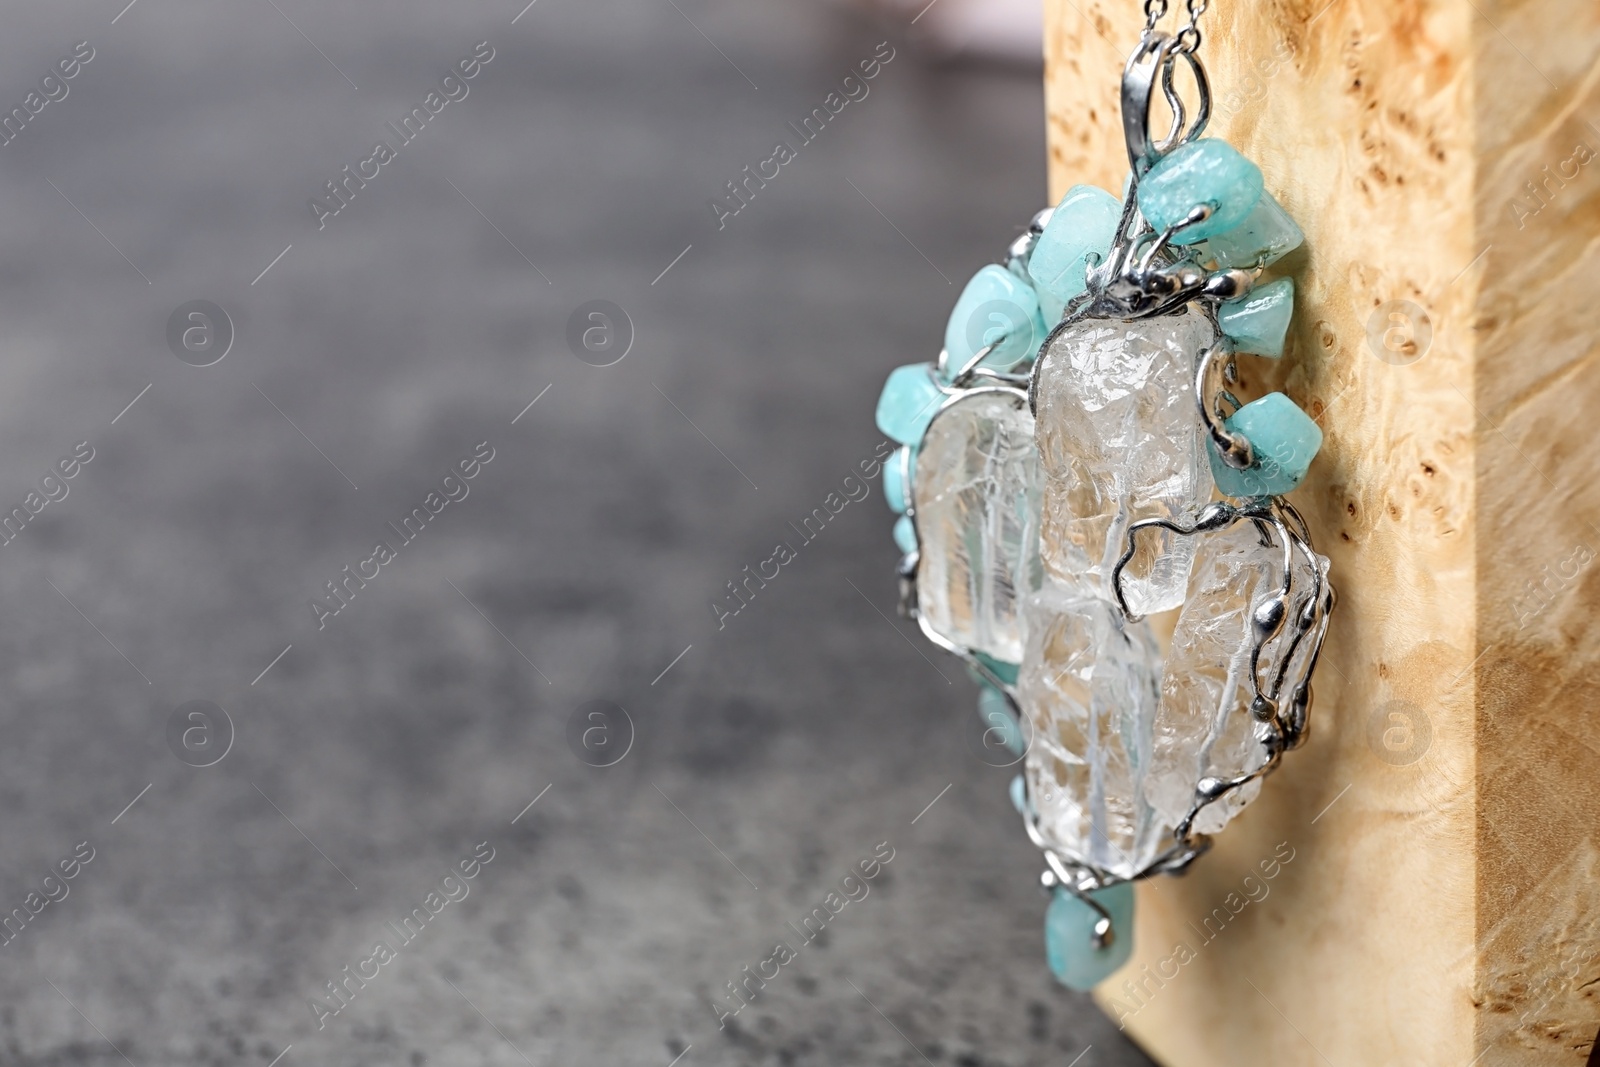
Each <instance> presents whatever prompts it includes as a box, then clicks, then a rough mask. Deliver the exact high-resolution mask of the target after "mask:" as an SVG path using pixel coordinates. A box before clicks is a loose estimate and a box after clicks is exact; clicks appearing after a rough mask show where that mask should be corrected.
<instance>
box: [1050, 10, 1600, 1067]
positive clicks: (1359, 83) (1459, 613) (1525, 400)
mask: <svg viewBox="0 0 1600 1067" xmlns="http://www.w3.org/2000/svg"><path fill="white" fill-rule="evenodd" d="M1045 6H1046V57H1047V72H1046V98H1047V102H1048V107H1049V134H1050V164H1051V174H1050V178H1051V188H1052V190H1053V192H1054V194H1055V195H1057V196H1059V195H1060V194H1061V193H1062V192H1063V191H1064V190H1065V189H1066V187H1067V186H1068V185H1071V184H1073V183H1077V182H1089V183H1093V184H1096V185H1100V186H1102V187H1104V188H1106V189H1110V190H1113V191H1116V190H1119V189H1120V188H1121V183H1122V181H1123V177H1124V175H1125V174H1126V171H1127V155H1126V151H1125V149H1124V146H1123V139H1122V132H1121V129H1120V111H1119V106H1118V95H1117V92H1118V79H1119V75H1120V71H1121V66H1122V63H1123V60H1124V58H1125V57H1126V55H1127V54H1128V52H1129V50H1130V49H1131V47H1132V45H1133V43H1134V41H1135V40H1136V38H1137V34H1138V30H1139V26H1140V22H1141V19H1140V16H1139V12H1138V5H1135V4H1133V3H1131V2H1127V0H1119V2H1116V3H1111V2H1108V0H1046V5H1045ZM1172 6H1173V7H1174V8H1179V9H1181V8H1182V6H1183V5H1181V4H1179V3H1176V2H1174V3H1173V5H1172ZM1167 25H1168V28H1171V25H1172V19H1171V18H1169V19H1168V20H1167ZM1203 28H1204V32H1205V44H1204V49H1203V53H1202V54H1203V55H1204V57H1205V60H1206V63H1207V67H1208V70H1209V72H1210V74H1211V78H1212V83H1213V88H1214V91H1215V96H1216V100H1217V108H1216V113H1215V115H1214V118H1213V120H1212V124H1211V127H1210V130H1209V131H1208V132H1209V134H1210V135H1211V136H1217V137H1222V138H1224V139H1226V140H1227V141H1229V142H1231V143H1232V144H1233V145H1235V146H1236V147H1238V148H1239V149H1240V150H1241V151H1243V152H1244V153H1245V154H1246V155H1248V156H1250V157H1251V158H1252V159H1254V160H1256V161H1257V162H1258V163H1259V164H1260V165H1261V168H1262V170H1263V171H1264V172H1265V174H1266V181H1267V187H1268V189H1270V190H1271V191H1272V192H1273V193H1274V194H1275V195H1276V196H1277V197H1278V198H1279V200H1281V201H1282V202H1283V204H1284V206H1285V207H1286V208H1287V209H1288V210H1289V212H1290V214H1292V215H1293V216H1294V217H1295V219H1296V220H1297V221H1298V222H1299V223H1300V224H1301V226H1302V227H1303V228H1304V229H1305V232H1306V238H1307V241H1306V246H1305V248H1303V249H1302V250H1300V251H1298V252H1296V253H1294V254H1293V255H1292V256H1290V257H1289V258H1288V259H1286V260H1285V261H1283V262H1282V263H1281V264H1279V266H1278V267H1277V268H1275V270H1276V271H1278V272H1283V273H1293V275H1294V277H1295V279H1296V284H1297V286H1298V289H1299V295H1298V297H1297V300H1298V307H1297V312H1296V317H1295V323H1294V327H1293V329H1292V331H1291V336H1290V343H1289V349H1288V352H1287V355H1286V357H1285V359H1284V360H1283V361H1282V362H1281V364H1278V365H1273V364H1270V363H1268V362H1267V361H1263V360H1255V359H1250V358H1242V359H1241V364H1243V365H1244V366H1243V370H1244V374H1245V382H1244V389H1243V391H1242V395H1244V397H1245V398H1246V399H1249V398H1250V397H1253V396H1256V395H1260V394H1261V393H1263V392H1266V391H1269V390H1271V389H1275V388H1276V389H1283V390H1284V391H1285V392H1287V393H1288V394H1289V395H1290V396H1292V397H1293V398H1295V399H1296V400H1297V401H1298V402H1299V403H1300V404H1301V406H1302V407H1304V408H1306V409H1307V410H1308V411H1309V412H1311V413H1312V415H1313V416H1316V417H1317V418H1318V421H1319V423H1320V425H1321V426H1322V428H1323V430H1324V431H1325V433H1326V435H1327V437H1326V443H1325V444H1324V447H1323V451H1322V454H1321V456H1320V457H1319V458H1318V460H1317V462H1316V463H1315V464H1314V465H1313V467H1312V473H1311V477H1310V479H1309V480H1308V481H1307V483H1306V484H1305V485H1304V486H1303V487H1302V488H1301V489H1300V490H1299V491H1297V492H1296V493H1295V494H1294V497H1293V499H1294V500H1295V502H1296V503H1297V504H1298V506H1299V507H1300V508H1301V510H1302V511H1304V512H1305V514H1306V517H1307V518H1308V519H1309V520H1310V523H1311V526H1312V530H1313V533H1314V534H1315V537H1316V541H1317V545H1318V547H1319V549H1320V550H1321V551H1323V552H1325V553H1326V554H1327V555H1328V556H1329V557H1330V558H1331V559H1332V561H1333V581H1334V584H1335V586H1336V587H1337V589H1338V592H1339V595H1340V603H1339V606H1338V609H1337V611H1336V612H1335V615H1334V620H1333V625H1332V628H1331V630H1330V632H1329V635H1328V644H1327V649H1326V652H1325V654H1324V657H1323V661H1322V666H1321V669H1320V671H1319V674H1318V678H1317V684H1316V695H1317V699H1316V703H1315V706H1314V708H1313V711H1312V724H1313V725H1312V734H1311V739H1310V741H1309V743H1308V744H1307V746H1306V747H1305V748H1303V749H1301V750H1299V751H1297V752H1294V753H1292V754H1290V755H1289V756H1288V757H1287V758H1286V760H1285V761H1284V764H1283V767H1282V769H1281V770H1280V771H1279V772H1278V773H1277V774H1276V775H1275V776H1273V777H1272V778H1271V779H1270V780H1269V782H1268V783H1267V786H1266V788H1265V789H1264V791H1263V793H1262V795H1261V798H1260V799H1259V800H1258V801H1257V802H1256V803H1255V805H1254V806H1253V807H1251V808H1250V809H1249V810H1248V811H1247V812H1246V813H1245V814H1244V815H1243V816H1241V817H1240V818H1239V819H1238V820H1236V821H1235V822H1234V823H1233V824H1232V825H1231V826H1229V828H1228V829H1227V830H1226V831H1225V832H1224V833H1223V834H1222V835H1220V836H1219V838H1218V841H1217V846H1216V848H1215V849H1214V850H1213V851H1212V852H1211V853H1210V854H1209V855H1207V856H1205V857H1204V858H1203V859H1201V860H1200V861H1199V863H1197V864H1196V866H1195V868H1194V870H1193V871H1192V872H1191V873H1190V874H1188V875H1186V876H1184V877H1182V878H1177V879H1171V878H1169V879H1159V880H1155V881H1152V882H1149V883H1146V884H1144V885H1142V886H1141V887H1140V890H1139V909H1140V917H1139V920H1138V923H1137V930H1136V947H1135V953H1134V958H1133V960H1132V962H1131V963H1130V964H1129V965H1128V967H1127V968H1125V969H1124V970H1123V971H1122V972H1121V973H1119V974H1118V975H1116V976H1115V977H1113V978H1112V979H1111V980H1110V981H1108V982H1107V983H1106V984H1105V985H1103V986H1102V987H1101V988H1100V990H1099V991H1098V993H1097V997H1098V998H1099V1000H1100V1002H1101V1004H1102V1006H1103V1007H1104V1008H1105V1009H1106V1010H1107V1011H1108V1012H1109V1013H1110V1014H1111V1015H1112V1017H1113V1018H1118V1019H1120V1020H1121V1021H1122V1022H1123V1024H1124V1026H1125V1027H1126V1029H1127V1031H1128V1033H1129V1034H1130V1035H1132V1036H1133V1037H1134V1038H1135V1039H1136V1040H1137V1041H1139V1042H1140V1044H1142V1045H1143V1046H1144V1047H1145V1048H1146V1049H1148V1050H1149V1051H1150V1052H1151V1054H1152V1055H1154V1056H1155V1057H1156V1058H1157V1059H1159V1060H1161V1061H1162V1062H1163V1063H1166V1064H1170V1065H1173V1067H1210V1065H1218V1067H1222V1065H1227V1067H1236V1065H1239V1064H1252V1065H1253V1064H1273V1065H1288V1064H1324V1065H1326V1064H1336V1065H1339V1067H1345V1065H1352V1067H1354V1065H1391V1064H1392V1065H1399V1064H1407V1065H1409V1064H1448V1065H1459V1067H1467V1065H1468V1064H1473V1063H1476V1064H1480V1065H1482V1067H1495V1065H1500V1064H1506V1065H1511V1064H1515V1065H1523V1064H1572V1065H1582V1064H1584V1063H1585V1062H1586V1060H1587V1059H1588V1058H1589V1056H1590V1054H1591V1050H1592V1049H1593V1045H1594V1042H1595V1037H1596V1031H1597V1030H1600V672H1597V670H1596V663H1597V661H1600V626H1597V623H1596V606H1597V603H1600V567H1595V566H1593V565H1592V564H1593V561H1594V560H1595V559H1596V557H1597V555H1600V450H1597V448H1596V445H1595V439H1594V438H1593V437H1592V436H1591V435H1590V433H1589V431H1590V430H1591V429H1594V428H1595V427H1596V426H1600V365H1597V364H1600V360H1597V355H1600V344H1597V338H1600V5H1596V4H1595V3H1593V0H1522V2H1520V3H1514V2H1511V0H1503V2H1497V0H1431V2H1424V0H1332V2H1329V0H1250V2H1242V0H1233V2H1219V3H1213V4H1212V5H1211V10H1210V11H1209V12H1208V13H1207V14H1206V16H1205V18H1204V22H1203ZM1290 855H1292V858H1289V859H1287V860H1285V859H1284V857H1285V856H1290ZM1263 864H1265V865H1266V866H1265V868H1263ZM1267 871H1271V872H1272V873H1273V877H1271V878H1270V879H1269V878H1267V877H1266V872H1267Z"/></svg>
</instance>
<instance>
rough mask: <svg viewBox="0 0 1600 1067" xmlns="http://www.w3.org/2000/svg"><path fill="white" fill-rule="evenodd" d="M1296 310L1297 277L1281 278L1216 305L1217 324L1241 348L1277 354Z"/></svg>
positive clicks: (1264, 354) (1263, 354) (1235, 345)
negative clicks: (1295, 281) (1295, 287)
mask: <svg viewBox="0 0 1600 1067" xmlns="http://www.w3.org/2000/svg"><path fill="white" fill-rule="evenodd" d="M1293 314H1294V280H1293V279H1292V278H1279V279H1278V280H1277V281H1275V282H1268V283H1267V284H1266V285H1263V286H1259V287H1257V288H1255V289H1252V290H1250V292H1248V293H1246V294H1245V295H1244V296H1242V297H1240V298H1239V299H1237V300H1230V301H1228V302H1227V303H1225V304H1221V305H1218V307H1217V325H1218V326H1220V327H1222V332H1223V333H1225V334H1227V335H1228V337H1229V339H1230V340H1232V341H1233V345H1234V348H1236V349H1237V350H1239V351H1240V352H1252V353H1254V354H1256V355H1258V356H1271V357H1273V358H1277V357H1278V356H1281V355H1283V338H1284V336H1285V335H1286V334H1287V333H1288V332H1289V317H1290V316H1291V315H1293Z"/></svg>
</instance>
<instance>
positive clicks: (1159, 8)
mask: <svg viewBox="0 0 1600 1067" xmlns="http://www.w3.org/2000/svg"><path fill="white" fill-rule="evenodd" d="M1169 3H1170V0H1144V15H1145V23H1144V32H1145V33H1152V32H1154V30H1155V28H1156V25H1157V23H1159V22H1160V21H1161V20H1162V19H1164V18H1166V17H1167V9H1168V5H1169ZM1210 6H1211V0H1188V4H1187V7H1188V12H1189V22H1188V24H1187V25H1185V26H1184V27H1183V29H1181V30H1179V31H1178V32H1177V34H1176V35H1175V39H1176V40H1177V42H1178V43H1177V45H1176V47H1175V48H1174V49H1173V50H1174V51H1175V52H1182V53H1187V54H1189V55H1193V54H1194V53H1195V52H1196V51H1198V50H1199V48H1200V40H1201V39H1200V16H1201V15H1204V14H1205V13H1206V8H1208V7H1210Z"/></svg>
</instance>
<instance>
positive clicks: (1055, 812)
mask: <svg viewBox="0 0 1600 1067" xmlns="http://www.w3.org/2000/svg"><path fill="white" fill-rule="evenodd" d="M1023 614H1024V617H1025V620H1026V624H1027V633H1028V647H1027V652H1026V654H1025V655H1024V657H1023V660H1022V673H1021V676H1020V678H1019V679H1018V689H1019V696H1020V699H1021V703H1022V708H1023V712H1024V714H1026V715H1027V716H1028V719H1029V725H1030V726H1031V727H1032V733H1033V737H1034V743H1033V745H1032V747H1031V748H1030V749H1029V751H1028V755H1027V760H1026V774H1027V779H1028V795H1029V798H1030V801H1031V803H1032V807H1033V810H1034V812H1035V813H1036V814H1037V817H1038V820H1039V830H1040V832H1041V834H1043V836H1044V838H1045V840H1046V841H1048V842H1049V843H1050V844H1051V845H1052V847H1054V848H1056V849H1057V850H1059V851H1060V852H1061V853H1062V854H1063V855H1064V856H1067V857H1069V858H1071V859H1076V860H1079V861H1082V862H1087V863H1089V864H1092V865H1093V866H1095V867H1098V868H1100V869H1102V870H1105V871H1109V872H1111V873H1113V874H1118V875H1122V876H1124V877H1131V876H1133V875H1134V874H1137V873H1138V872H1139V871H1140V870H1142V869H1144V868H1145V867H1147V866H1148V865H1149V864H1150V863H1151V862H1152V861H1153V860H1154V859H1155V858H1156V857H1157V856H1158V855H1159V854H1160V853H1161V851H1162V849H1163V848H1164V847H1165V846H1166V844H1168V843H1169V841H1168V839H1169V836H1170V835H1169V833H1168V832H1167V831H1166V830H1165V829H1164V828H1163V827H1161V826H1160V825H1159V822H1158V820H1157V819H1156V818H1155V813H1154V811H1153V809H1152V808H1151V807H1150V804H1149V802H1148V801H1147V800H1146V799H1145V795H1144V792H1143V791H1142V789H1141V788H1140V785H1141V782H1142V781H1143V778H1144V775H1145V771H1146V769H1147V768H1148V767H1149V763H1150V754H1151V753H1150V741H1151V720H1152V719H1153V717H1154V716H1155V713H1156V703H1157V700H1158V688H1157V685H1158V683H1157V674H1158V672H1159V670H1160V666H1159V664H1160V656H1159V652H1158V651H1157V649H1156V646H1155V642H1154V639H1153V638H1152V637H1151V635H1150V632H1149V630H1148V628H1147V626H1146V624H1144V623H1134V624H1131V625H1129V624H1126V623H1124V622H1123V621H1122V615H1121V612H1120V611H1119V610H1118V608H1117V607H1116V606H1115V605H1114V604H1110V603H1108V602H1106V601H1105V600H1101V599H1098V598H1086V599H1083V598H1077V597H1075V596H1074V595H1073V594H1072V593H1071V592H1070V591H1068V590H1065V589H1063V588H1061V587H1060V586H1058V585H1056V583H1053V582H1051V581H1050V580H1048V579H1047V580H1046V588H1045V589H1044V590H1042V591H1041V592H1039V593H1035V594H1034V595H1033V596H1031V597H1029V598H1028V599H1027V601H1026V603H1025V605H1024V608H1023Z"/></svg>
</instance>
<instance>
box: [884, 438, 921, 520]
mask: <svg viewBox="0 0 1600 1067" xmlns="http://www.w3.org/2000/svg"><path fill="white" fill-rule="evenodd" d="M916 469H917V450H916V449H915V448H913V447H911V446H910V445H907V446H906V447H904V448H898V449H896V450H895V453H894V455H892V456H890V457H889V461H888V462H887V463H885V464H884V465H883V497H884V499H885V500H887V501H888V502H889V510H890V511H892V512H894V513H895V514H896V515H904V514H905V513H906V510H907V509H908V508H909V507H910V506H911V477H912V475H913V474H915V473H916Z"/></svg>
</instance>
